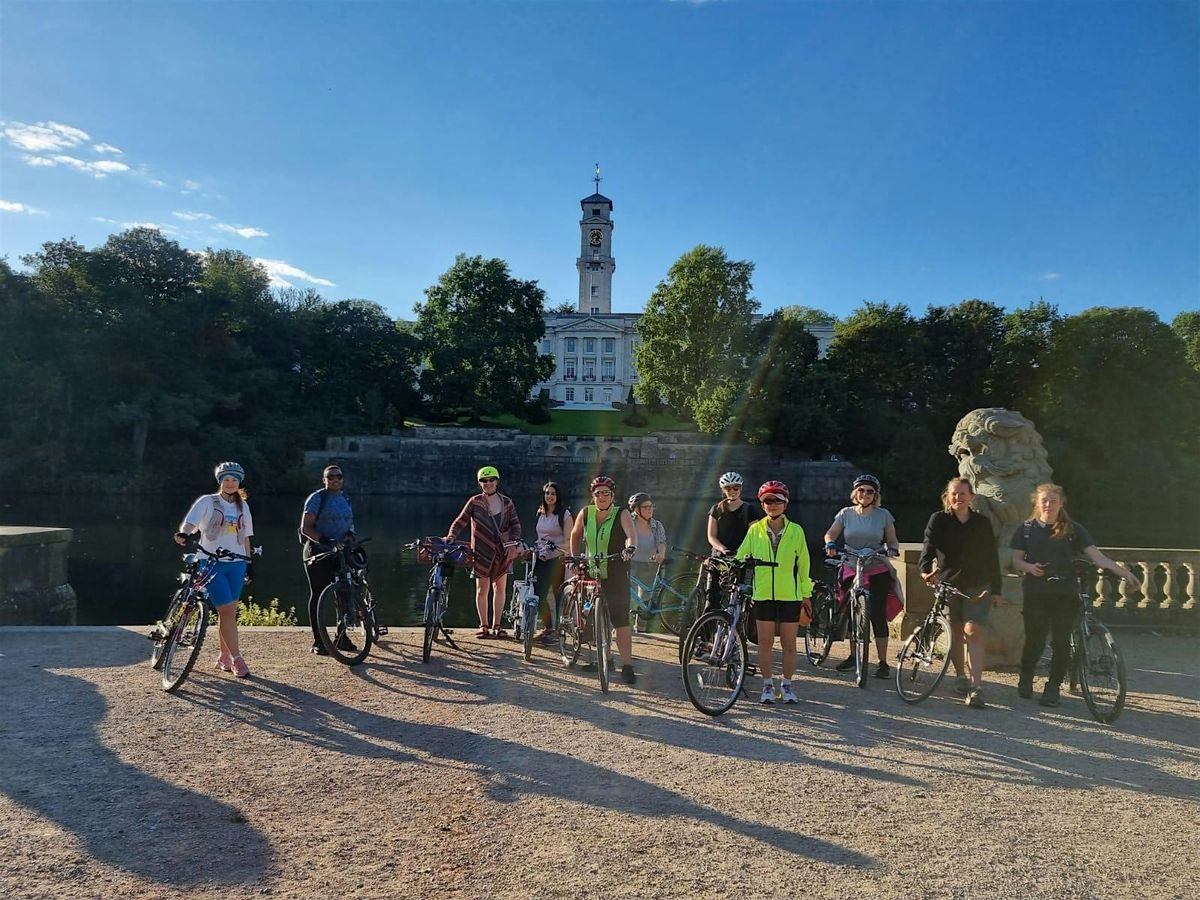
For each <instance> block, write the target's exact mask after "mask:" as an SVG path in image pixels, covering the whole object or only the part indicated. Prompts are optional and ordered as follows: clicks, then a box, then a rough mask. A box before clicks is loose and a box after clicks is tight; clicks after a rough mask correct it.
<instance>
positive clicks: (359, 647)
mask: <svg viewBox="0 0 1200 900" xmlns="http://www.w3.org/2000/svg"><path fill="white" fill-rule="evenodd" d="M369 540H370V538H363V539H361V540H359V539H357V538H354V537H347V538H345V540H343V541H341V542H339V543H338V544H337V545H336V546H335V547H334V548H333V549H332V550H326V551H325V552H324V553H318V554H317V555H316V556H312V557H309V559H308V565H310V566H311V565H313V564H314V563H316V562H317V561H318V560H322V559H327V558H329V557H334V558H336V560H337V570H336V572H335V574H334V576H333V581H331V582H330V583H329V584H328V585H326V587H325V589H324V590H323V591H321V594H320V596H318V597H317V621H316V622H315V623H313V624H314V625H315V626H316V630H317V636H318V637H319V638H320V639H321V645H322V646H323V647H324V648H325V652H326V653H328V654H329V655H330V656H332V657H333V658H334V659H336V660H337V661H338V662H340V663H343V664H345V665H347V666H355V665H358V664H359V663H360V662H362V661H363V660H364V659H366V658H367V654H368V653H370V652H371V645H372V644H374V643H375V641H376V640H377V639H378V636H379V634H381V633H384V632H386V629H379V628H378V626H377V625H376V623H375V598H374V597H373V596H372V595H371V586H370V584H368V583H367V551H366V549H365V548H364V547H363V545H364V544H366V543H367V542H368V541H369Z"/></svg>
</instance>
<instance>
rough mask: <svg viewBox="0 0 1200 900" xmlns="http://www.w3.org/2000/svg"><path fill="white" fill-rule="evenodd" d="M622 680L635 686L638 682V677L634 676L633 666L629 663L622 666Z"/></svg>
mask: <svg viewBox="0 0 1200 900" xmlns="http://www.w3.org/2000/svg"><path fill="white" fill-rule="evenodd" d="M621 680H622V681H624V682H625V683H626V684H634V683H636V682H637V676H636V675H634V674H633V666H631V665H630V664H629V663H625V665H623V666H621Z"/></svg>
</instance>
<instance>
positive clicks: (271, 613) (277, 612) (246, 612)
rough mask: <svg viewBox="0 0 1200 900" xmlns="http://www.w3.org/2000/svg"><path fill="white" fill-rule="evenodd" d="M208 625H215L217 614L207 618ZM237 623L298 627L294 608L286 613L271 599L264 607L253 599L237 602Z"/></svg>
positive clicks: (277, 600)
mask: <svg viewBox="0 0 1200 900" xmlns="http://www.w3.org/2000/svg"><path fill="white" fill-rule="evenodd" d="M208 621H209V624H210V625H215V624H216V622H217V614H216V613H213V614H212V615H211V616H209V619H208ZM237 621H238V624H239V625H284V626H286V625H298V624H299V622H298V621H297V619H296V607H294V606H290V607H288V609H287V611H286V612H285V611H283V610H281V609H280V608H279V598H278V597H272V598H271V602H270V603H268V604H267V605H266V606H259V605H258V604H257V603H255V602H254V598H253V597H247V598H246V599H245V600H239V601H238V615H237Z"/></svg>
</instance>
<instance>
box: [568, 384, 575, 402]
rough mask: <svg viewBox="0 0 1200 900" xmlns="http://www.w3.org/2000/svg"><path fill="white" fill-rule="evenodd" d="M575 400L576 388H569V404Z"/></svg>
mask: <svg viewBox="0 0 1200 900" xmlns="http://www.w3.org/2000/svg"><path fill="white" fill-rule="evenodd" d="M574 399H575V388H567V402H568V403H570V402H571V401H573V400H574Z"/></svg>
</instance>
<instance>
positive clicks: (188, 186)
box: [183, 178, 200, 194]
mask: <svg viewBox="0 0 1200 900" xmlns="http://www.w3.org/2000/svg"><path fill="white" fill-rule="evenodd" d="M183 187H184V191H183V193H185V194H186V193H190V192H191V191H198V190H200V182H198V181H192V180H191V179H190V178H185V179H184V180H183Z"/></svg>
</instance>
